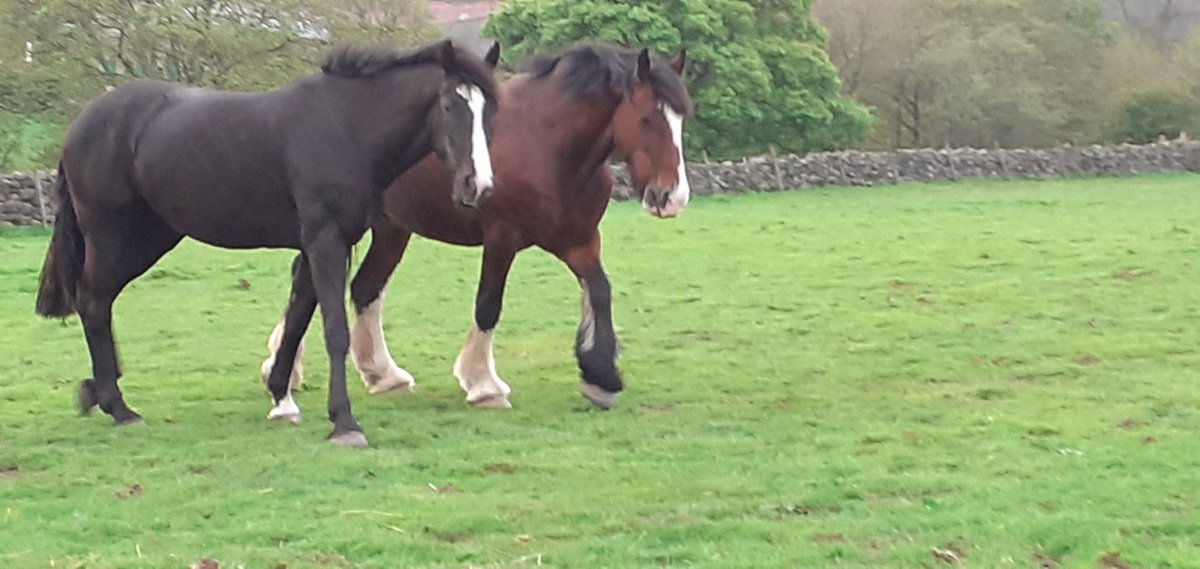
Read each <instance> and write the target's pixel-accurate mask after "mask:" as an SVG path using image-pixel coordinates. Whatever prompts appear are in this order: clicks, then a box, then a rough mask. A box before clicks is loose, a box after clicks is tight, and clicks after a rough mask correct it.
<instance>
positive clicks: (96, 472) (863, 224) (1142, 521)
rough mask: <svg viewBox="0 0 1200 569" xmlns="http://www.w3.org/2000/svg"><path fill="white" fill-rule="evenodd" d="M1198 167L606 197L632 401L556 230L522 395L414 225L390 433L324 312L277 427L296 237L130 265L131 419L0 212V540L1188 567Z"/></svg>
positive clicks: (240, 552) (1197, 335)
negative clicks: (478, 398)
mask: <svg viewBox="0 0 1200 569" xmlns="http://www.w3.org/2000/svg"><path fill="white" fill-rule="evenodd" d="M1198 182H1200V177H1197V176H1178V177H1162V178H1135V179H1128V178H1127V179H1120V180H1076V181H1053V182H1008V183H988V182H969V183H962V184H956V185H952V186H950V185H938V186H912V185H906V186H900V187H888V188H875V189H855V190H853V191H848V190H842V189H827V190H808V191H804V192H787V193H776V194H757V195H747V196H740V197H736V198H727V197H715V198H703V199H697V200H695V201H693V203H692V205H690V206H689V208H688V210H687V211H686V212H684V214H683V215H682V216H681V217H680V218H679V219H677V220H674V221H671V222H665V221H660V220H655V219H652V218H650V217H649V216H647V215H645V214H644V213H642V212H641V211H640V208H639V207H638V206H637V204H632V203H624V204H615V205H614V206H613V207H612V208H611V209H610V211H609V214H608V215H607V217H606V219H605V221H604V226H603V232H604V236H605V240H606V241H605V265H606V267H607V268H608V272H609V275H610V276H611V278H612V282H613V298H614V299H615V300H614V302H615V305H614V310H615V319H616V321H617V322H618V324H619V325H620V330H619V332H620V333H621V340H622V359H621V363H622V367H623V369H624V371H625V374H626V379H627V380H628V387H629V389H628V391H626V392H625V393H624V394H622V396H621V399H620V400H619V402H618V405H617V407H616V408H614V409H613V410H612V411H609V412H596V411H589V410H587V408H586V403H585V402H584V401H583V400H582V398H581V397H580V396H579V393H578V385H579V379H578V371H577V370H576V369H575V362H574V357H573V353H572V342H573V341H574V338H575V327H576V324H577V322H578V318H579V286H578V284H577V283H576V281H575V279H573V278H572V277H571V275H570V272H569V271H567V270H566V269H565V268H564V267H563V266H562V264H561V263H560V262H559V261H557V260H555V259H553V258H552V257H551V256H550V255H547V254H545V253H542V252H537V251H531V252H529V253H525V254H523V255H522V256H521V257H520V259H519V260H518V261H517V263H516V265H515V267H514V269H513V275H512V281H511V283H510V285H509V286H508V288H507V298H506V303H505V312H504V317H503V320H502V321H501V324H500V327H499V332H498V333H497V336H496V342H497V345H496V362H497V365H498V368H499V372H500V374H501V375H502V376H503V377H504V378H505V379H506V380H507V381H508V382H509V383H510V384H511V385H512V386H513V387H514V389H515V392H514V394H513V398H512V401H513V404H514V405H515V406H516V408H515V409H513V410H511V411H505V412H481V411H476V410H471V409H468V408H467V407H466V405H464V403H463V401H462V398H463V394H462V392H461V390H460V389H459V387H458V385H457V383H456V382H455V380H454V378H453V377H452V376H451V373H450V370H451V367H452V364H453V361H454V354H455V353H457V352H458V350H459V348H460V347H461V346H462V342H463V339H464V338H465V336H466V329H467V327H468V325H469V319H470V314H471V303H472V299H473V298H474V289H475V283H476V275H477V272H478V267H479V263H478V260H479V250H478V249H463V248H457V247H451V246H446V245H434V244H431V243H430V242H429V241H426V240H420V239H418V240H414V243H413V244H412V246H411V251H410V253H409V257H408V258H406V259H405V262H404V264H403V266H402V267H401V268H400V273H399V276H398V277H397V279H396V280H395V281H394V282H395V284H396V286H393V287H392V289H391V291H390V295H389V298H388V305H387V309H386V311H385V320H384V321H385V323H386V324H385V326H388V327H389V334H390V335H391V337H390V344H391V346H392V348H393V351H394V354H395V356H396V358H397V360H399V362H400V364H401V365H403V366H404V367H405V368H406V369H408V370H410V371H412V372H413V373H414V375H415V376H416V377H417V381H418V389H417V391H416V392H415V393H412V394H408V395H394V396H380V397H370V396H368V395H366V393H365V390H364V389H363V388H362V386H361V385H360V384H359V383H358V381H357V380H356V379H353V378H352V379H351V381H352V384H351V385H350V386H349V387H350V393H351V396H352V397H353V399H354V404H355V412H356V414H357V416H358V418H359V420H360V421H361V423H362V425H363V427H364V428H365V429H366V432H367V435H368V436H369V437H371V442H372V444H373V445H374V448H372V449H370V450H368V451H364V452H351V451H347V450H345V449H339V448H334V447H333V446H332V445H330V444H328V443H326V442H324V440H323V437H324V436H325V435H326V434H327V433H328V429H329V425H328V423H327V422H326V421H325V419H324V407H325V395H326V390H325V388H324V387H323V386H322V384H323V383H325V379H326V371H325V370H326V369H327V368H325V359H324V350H323V349H321V348H320V336H321V332H320V330H321V327H320V325H319V323H314V325H313V326H312V327H311V329H310V331H309V337H308V340H309V344H308V353H307V355H306V356H305V357H306V362H305V363H306V366H305V368H306V371H307V373H308V383H309V384H310V385H312V386H314V387H316V389H315V390H311V391H305V392H302V393H300V394H298V396H297V400H298V403H299V405H300V406H301V408H302V409H303V410H304V412H305V413H306V415H307V417H306V419H307V420H306V422H305V423H304V424H303V425H301V426H298V427H292V426H287V425H279V424H269V423H268V422H267V420H266V419H265V415H266V413H267V410H268V407H269V403H268V398H267V396H266V395H265V393H264V391H263V387H262V385H261V384H260V383H259V379H258V366H259V363H260V362H261V361H262V358H263V357H264V356H265V353H264V344H265V341H266V337H267V335H268V334H269V333H270V331H271V327H272V326H273V325H274V323H275V322H276V320H277V319H278V318H279V314H280V310H281V308H282V303H283V302H285V301H286V296H287V294H286V291H287V286H288V275H289V271H288V266H289V263H290V261H291V254H289V253H287V252H283V251H252V252H235V251H225V250H218V249H214V248H211V247H205V246H202V245H198V244H196V243H195V242H185V243H183V244H181V246H180V247H179V249H178V250H176V251H174V252H172V253H170V254H169V255H167V257H166V258H165V259H164V260H163V262H162V263H161V264H159V265H158V266H156V267H155V268H153V269H151V271H150V273H149V274H148V275H147V276H146V277H143V278H142V279H139V280H138V281H135V282H134V283H133V285H131V286H130V287H129V288H128V289H127V290H126V291H125V293H124V294H123V295H122V297H121V300H120V301H119V302H118V303H117V305H116V308H115V311H116V318H115V322H116V335H117V338H119V340H120V342H121V349H122V356H123V358H122V364H123V369H124V372H125V375H124V378H123V379H122V380H121V385H122V388H123V389H124V390H125V393H126V395H127V399H128V400H129V402H130V403H131V405H133V406H134V408H135V409H137V410H138V411H139V412H141V413H143V414H144V415H145V417H146V421H147V423H148V425H147V427H145V428H133V429H130V428H126V429H115V428H113V427H111V426H110V421H109V420H107V419H106V418H104V417H96V416H93V417H90V418H86V419H82V418H79V417H78V416H76V412H75V410H74V408H73V393H74V389H75V386H76V383H77V381H78V380H79V378H81V377H86V376H87V375H88V369H89V367H88V359H87V355H86V347H85V343H84V340H83V332H82V330H81V328H80V325H79V322H78V319H76V318H72V319H69V320H68V321H67V322H66V323H59V322H56V321H44V320H40V319H38V318H36V317H35V316H34V315H33V295H34V291H35V290H36V287H37V270H38V267H39V266H40V264H41V261H42V256H43V254H44V252H45V247H46V243H47V240H48V239H47V236H46V235H45V234H44V233H42V234H38V235H30V234H29V232H23V234H17V235H14V234H4V235H2V236H0V330H3V332H2V336H0V504H3V506H2V507H0V535H2V536H3V539H0V565H2V566H4V567H6V568H7V567H13V568H26V567H51V566H53V567H87V568H89V569H116V568H120V569H139V568H144V569H161V568H164V567H167V568H171V567H188V566H189V565H190V564H192V563H193V562H195V561H197V560H199V559H201V558H204V557H210V558H214V559H217V560H219V561H220V562H221V565H222V567H240V566H244V567H250V568H260V567H278V566H284V565H286V566H287V567H291V568H333V569H348V568H351V567H354V568H364V569H385V568H386V569H392V568H397V567H405V568H460V567H468V566H471V567H513V568H517V569H520V568H524V567H530V568H532V567H536V566H538V563H539V562H540V563H541V565H542V566H544V567H569V568H576V567H579V568H588V567H614V568H624V567H658V566H696V567H756V568H757V567H814V568H815V567H829V566H836V567H847V568H880V567H888V568H891V567H901V568H911V567H930V568H932V567H945V568H946V569H950V568H952V567H956V566H957V565H956V564H954V563H944V562H943V561H942V560H939V559H938V558H937V557H935V556H934V555H933V554H931V550H933V549H935V548H936V549H939V550H949V549H951V548H953V549H955V550H957V551H958V553H959V554H960V555H965V557H966V559H965V560H964V561H963V563H962V565H963V566H964V567H972V568H973V567H981V568H992V567H997V568H1003V567H1036V566H1039V565H1041V566H1045V567H1051V566H1058V567H1064V568H1066V567H1070V568H1083V567H1088V568H1094V567H1098V566H1110V567H1115V566H1116V565H1109V564H1098V563H1097V558H1099V557H1100V556H1102V555H1104V554H1105V552H1110V551H1117V552H1120V556H1121V559H1123V560H1124V563H1126V564H1128V565H1129V566H1131V567H1197V566H1200V548H1198V546H1200V537H1198V536H1200V522H1198V520H1197V517H1196V512H1197V509H1198V508H1200V486H1198V485H1197V484H1196V472H1197V469H1200V437H1197V436H1196V433H1197V431H1198V430H1200V401H1198V400H1197V393H1196V385H1195V382H1194V381H1190V380H1189V378H1192V377H1194V376H1195V370H1196V369H1197V367H1198V366H1200V326H1197V325H1196V322H1197V317H1198V313H1197V308H1196V303H1195V301H1194V299H1195V298H1196V282H1197V281H1200V263H1197V262H1196V252H1195V250H1196V243H1197V236H1196V231H1197V229H1196V228H1198V227H1200V192H1197V191H1196V190H1195V188H1196V185H1197V183H1198ZM239 279H245V281H247V282H249V283H250V285H251V286H250V287H249V288H245V287H240V286H238V283H239ZM447 315H450V317H449V318H448V317H447ZM352 373H353V372H352ZM135 485H136V486H137V488H138V489H137V490H134V489H133V488H134V486H135Z"/></svg>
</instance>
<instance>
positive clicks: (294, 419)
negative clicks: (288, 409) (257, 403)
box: [267, 413, 304, 425]
mask: <svg viewBox="0 0 1200 569" xmlns="http://www.w3.org/2000/svg"><path fill="white" fill-rule="evenodd" d="M267 418H268V419H270V420H272V421H279V422H281V423H289V424H292V425H299V424H301V423H303V422H304V419H302V418H301V417H300V414H299V413H280V414H278V415H275V414H270V415H267Z"/></svg>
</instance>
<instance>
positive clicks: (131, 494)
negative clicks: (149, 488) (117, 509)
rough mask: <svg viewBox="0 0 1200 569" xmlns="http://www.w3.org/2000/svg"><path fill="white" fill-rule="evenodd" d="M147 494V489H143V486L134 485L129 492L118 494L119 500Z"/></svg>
mask: <svg viewBox="0 0 1200 569" xmlns="http://www.w3.org/2000/svg"><path fill="white" fill-rule="evenodd" d="M145 493H146V489H145V488H142V485H141V484H134V485H133V486H130V487H129V489H128V490H124V491H121V492H117V498H119V499H121V500H128V499H130V498H137V497H138V496H141V495H142V494H145Z"/></svg>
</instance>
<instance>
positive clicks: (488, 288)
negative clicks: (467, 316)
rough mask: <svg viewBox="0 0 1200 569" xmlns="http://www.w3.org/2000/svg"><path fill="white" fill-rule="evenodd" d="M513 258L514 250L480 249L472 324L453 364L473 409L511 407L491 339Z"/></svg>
mask: <svg viewBox="0 0 1200 569" xmlns="http://www.w3.org/2000/svg"><path fill="white" fill-rule="evenodd" d="M515 256H516V250H515V249H513V248H510V247H505V246H500V245H494V244H491V243H488V244H485V245H484V248H483V266H482V267H481V269H480V274H479V290H478V291H477V292H476V294H475V322H474V325H472V326H471V331H470V333H469V334H468V335H467V343H466V344H465V345H464V346H463V348H462V351H461V352H459V354H458V358H456V359H455V360H454V377H456V378H458V384H459V385H460V386H462V388H463V391H466V392H467V403H468V404H470V405H472V406H474V407H488V408H499V409H508V408H511V407H512V404H511V403H509V402H508V395H509V394H510V393H512V388H511V387H509V386H508V384H507V383H505V382H504V380H503V379H500V376H499V375H498V374H497V373H496V358H495V356H494V355H493V354H492V336H493V334H494V333H495V331H496V324H497V323H498V322H499V321H500V310H501V308H502V307H503V305H504V285H505V283H506V282H507V281H508V271H509V269H510V268H511V267H512V262H513V258H514V257H515Z"/></svg>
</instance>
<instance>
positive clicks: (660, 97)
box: [613, 49, 692, 218]
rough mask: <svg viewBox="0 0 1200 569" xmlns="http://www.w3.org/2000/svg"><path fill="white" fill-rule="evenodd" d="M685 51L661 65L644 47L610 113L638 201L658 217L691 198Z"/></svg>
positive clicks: (670, 213)
mask: <svg viewBox="0 0 1200 569" xmlns="http://www.w3.org/2000/svg"><path fill="white" fill-rule="evenodd" d="M686 62H687V51H686V50H680V52H679V55H678V56H676V58H675V59H674V61H672V62H671V63H670V65H669V70H668V69H663V67H664V66H665V65H664V64H663V63H660V62H658V61H656V60H655V59H654V58H652V57H651V56H650V53H649V51H648V50H645V49H643V50H642V51H641V52H640V53H638V55H637V63H636V65H635V68H634V70H633V74H632V76H631V78H630V80H629V81H628V82H627V84H626V88H625V93H624V95H623V100H622V102H621V104H620V106H619V107H618V108H617V110H616V112H615V113H614V115H613V138H614V144H615V145H616V150H617V152H618V153H619V154H621V155H623V156H625V157H626V162H627V164H628V166H629V174H630V178H631V179H632V182H633V188H634V190H635V191H636V192H637V195H638V198H639V199H640V200H641V202H642V207H643V208H644V209H645V210H646V211H647V212H649V213H651V214H652V215H655V216H657V217H664V218H666V217H675V216H677V215H679V213H680V212H681V211H683V208H684V207H685V206H687V203H688V199H689V198H690V189H689V187H688V180H687V172H686V171H685V169H684V161H683V121H684V118H685V117H687V116H689V115H691V114H692V104H691V99H690V98H689V97H688V95H687V90H686V88H684V87H683V83H682V81H681V80H680V77H681V76H682V75H683V70H684V66H685V65H686Z"/></svg>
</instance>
